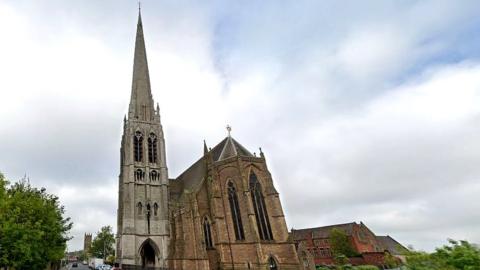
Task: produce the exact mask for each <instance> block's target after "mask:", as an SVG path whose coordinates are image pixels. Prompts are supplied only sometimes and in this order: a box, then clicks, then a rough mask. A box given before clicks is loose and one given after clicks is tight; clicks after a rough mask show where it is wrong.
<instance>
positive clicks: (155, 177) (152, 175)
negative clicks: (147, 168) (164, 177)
mask: <svg viewBox="0 0 480 270" xmlns="http://www.w3.org/2000/svg"><path fill="white" fill-rule="evenodd" d="M159 176H160V174H159V173H158V172H157V171H155V170H153V171H151V172H150V181H157V180H158V178H159Z"/></svg>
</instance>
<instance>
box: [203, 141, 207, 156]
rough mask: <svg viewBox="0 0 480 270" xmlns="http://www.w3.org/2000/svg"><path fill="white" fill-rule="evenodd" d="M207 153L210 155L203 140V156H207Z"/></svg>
mask: <svg viewBox="0 0 480 270" xmlns="http://www.w3.org/2000/svg"><path fill="white" fill-rule="evenodd" d="M207 153H208V147H207V143H206V142H205V140H203V154H204V155H206V154H207Z"/></svg>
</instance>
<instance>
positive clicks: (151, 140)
mask: <svg viewBox="0 0 480 270" xmlns="http://www.w3.org/2000/svg"><path fill="white" fill-rule="evenodd" d="M148 162H150V163H157V136H156V135H155V134H154V133H150V136H148Z"/></svg>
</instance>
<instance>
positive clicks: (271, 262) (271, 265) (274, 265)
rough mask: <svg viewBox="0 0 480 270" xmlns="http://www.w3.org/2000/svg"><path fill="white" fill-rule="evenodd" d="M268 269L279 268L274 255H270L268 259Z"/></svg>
mask: <svg viewBox="0 0 480 270" xmlns="http://www.w3.org/2000/svg"><path fill="white" fill-rule="evenodd" d="M268 269H270V270H278V267H277V262H276V261H275V259H274V258H273V257H270V258H269V259H268Z"/></svg>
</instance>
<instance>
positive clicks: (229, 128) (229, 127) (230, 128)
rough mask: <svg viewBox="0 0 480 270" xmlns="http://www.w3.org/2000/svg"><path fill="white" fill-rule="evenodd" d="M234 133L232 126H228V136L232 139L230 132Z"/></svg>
mask: <svg viewBox="0 0 480 270" xmlns="http://www.w3.org/2000/svg"><path fill="white" fill-rule="evenodd" d="M231 131H232V127H231V126H230V125H227V132H228V136H229V137H230V132H231Z"/></svg>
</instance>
